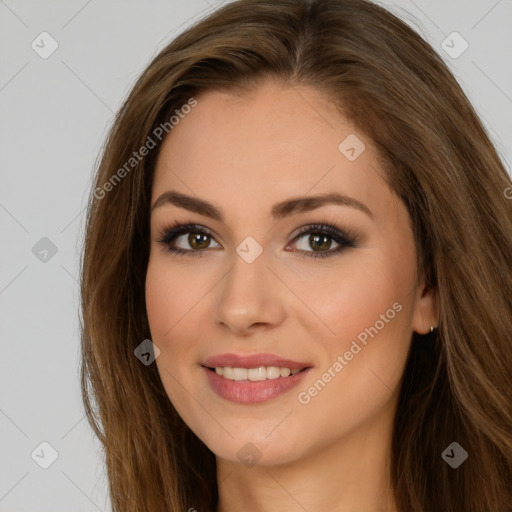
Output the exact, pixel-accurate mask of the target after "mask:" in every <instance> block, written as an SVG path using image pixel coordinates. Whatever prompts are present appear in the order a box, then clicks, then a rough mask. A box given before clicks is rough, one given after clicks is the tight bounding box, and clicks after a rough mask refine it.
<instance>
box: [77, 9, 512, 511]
mask: <svg viewBox="0 0 512 512" xmlns="http://www.w3.org/2000/svg"><path fill="white" fill-rule="evenodd" d="M265 78H271V79H275V80H278V81H279V82H280V83H283V84H286V85H287V86H291V87H293V86H296V85H299V84H300V85H306V86H310V87H313V88H315V89H317V90H319V91H321V92H323V93H324V94H325V96H326V97H327V98H329V99H330V101H332V102H333V105H336V106H337V107H338V108H339V112H340V113H342V114H343V115H344V116H346V117H347V118H348V119H349V120H350V121H352V123H353V124H354V125H355V126H356V127H357V128H358V129H359V130H360V131H361V133H363V134H365V135H366V136H367V137H368V138H369V139H371V140H372V141H373V142H374V144H375V145H376V147H377V149H378V151H379V155H380V158H381V160H382V166H383V168H384V170H385V178H386V180H387V183H388V184H389V186H390V187H391V189H392V190H393V191H394V192H395V193H396V194H397V195H398V196H399V197H400V199H401V200H402V201H403V202H404V204H405V205H406V207H407V210H408V212H409V215H410V219H411V225H412V228H413V233H414V239H415V243H416V247H417V253H418V269H419V274H421V273H422V274H423V276H424V277H425V278H426V281H427V283H428V284H429V285H430V286H432V287H434V288H435V290H436V294H437V297H438V305H439V327H438V330H437V331H435V332H434V333H433V334H432V335H427V336H420V335H418V334H417V333H414V334H413V339H412V347H411V351H410V355H409V359H408V363H407V366H406V369H405V374H404V379H403V385H402V392H401V397H400V401H399V405H398V410H397V413H396V421H395V431H394V438H393V446H392V460H391V464H392V477H393V492H394V495H395V498H396V503H397V506H398V509H399V511H400V512H434V511H436V512H437V511H448V510H450V511H455V512H463V511H471V512H510V511H512V372H511V368H512V334H511V333H512V256H511V255H512V200H510V199H507V197H506V194H505V193H504V191H505V190H506V189H507V187H510V185H511V181H510V178H509V176H508V174H507V172H506V170H505V168H504V166H503V163H502V162H501V161H500V158H499V156H498V155H497V152H496V150H495V148H494V147H493V145H492V143H491V141H490V139H489V136H488V134H487V133H486V130H485V129H484V127H483V125H482V123H481V121H480V120H479V118H478V117H477V114H476V113H475V111H474V109H473V108H472V106H471V105H470V103H469V101H468V99H467V97H466V95H465V94H464V92H463V91H462V89H461V87H460V86H459V85H458V83H457V82H456V80H455V79H454V77H453V75H452V74H451V73H450V71H449V70H448V68H447V66H446V65H445V64H444V63H443V61H442V59H441V58H440V57H439V56H438V55H437V54H436V52H434V50H433V49H432V48H431V47H430V46H429V45H428V44H427V43H426V42H425V41H424V40H423V39H422V38H421V37H420V36H419V35H418V34H417V33H416V32H415V31H413V30H412V29H411V28H410V27H409V26H408V25H407V24H406V23H404V22H403V21H401V20H399V19H398V18H397V17H395V16H394V15H392V14H391V13H390V12H388V11H387V10H385V9H384V8H382V7H379V6H377V5H375V4H373V3H370V2H369V1H367V0H317V1H316V0H313V1H307V0H239V1H235V2H233V3H229V4H227V5H225V6H224V7H222V8H221V9H219V10H217V11H216V12H214V13H213V14H211V15H210V16H208V17H206V18H204V19H202V20H200V21H198V22H197V23H196V24H195V25H193V26H191V27H190V28H188V29H187V30H186V31H185V32H184V33H182V34H181V35H179V36H178V37H177V38H176V39H174V40H173V41H172V42H171V43H170V44H169V45H168V46H167V47H166V48H164V49H163V50H162V51H161V52H160V53H159V54H158V55H157V56H156V57H155V58H154V59H153V61H152V62H151V63H150V65H149V66H148V67H147V69H146V70H145V71H144V73H143V74H142V75H141V77H140V78H139V80H138V81H137V83H136V84H135V86H134V87H133V90H132V91H131V93H130V94H129V96H128V98H127V99H126V101H125V102H124V104H123V106H122V107H121V109H120V111H119V113H118V115H117V117H116V119H115V122H114V124H113V127H112V128H111V131H110V133H109V136H108V138H107V140H106V142H105V145H104V148H103V153H102V157H101V160H100V161H99V165H98V169H97V174H96V178H95V188H94V190H91V195H90V201H89V206H88V217H87V225H86V233H85V240H84V251H83V254H82V262H81V263H82V273H81V319H80V320H81V341H82V366H81V372H82V373H81V378H82V382H81V383H82V394H83V400H84V404H85V409H86V412H87V417H88V420H89V422H90V424H91V426H92V428H93V429H94V430H95V432H96V435H97V436H98V437H99V439H100V441H101V443H102V445H103V447H104V452H105V456H106V460H105V463H106V467H107V470H108V481H109V491H110V496H111V500H112V505H113V510H115V511H117V512H135V511H137V512H142V511H152V512H156V511H167V512H169V511H178V510H180V511H181V510H189V509H190V508H194V509H197V510H198V511H199V512H200V511H206V510H210V511H211V510H215V507H216V504H217V500H218V494H217V492H218V491H217V482H216V469H215V456H214V454H213V453H212V452H211V451H210V450H209V449H208V448H207V447H206V446H205V445H204V444H203V443H202V442H201V441H200V440H199V439H198V438H197V437H196V436H195V435H194V433H193V432H192V431H191V430H190V429H189V428H188V427H187V425H186V424H185V423H184V422H183V421H182V419H181V418H180V417H179V415H178V414H177V412H176V411H175V409H174V407H173V406H172V404H171V402H170V400H169V398H168V396H167V395H166V393H165V390H164V388H163V385H162V383H161V381H160V377H159V374H158V371H157V368H156V365H155V364H151V365H149V366H145V365H144V364H141V361H140V360H139V359H138V358H137V357H135V356H134V350H135V349H136V347H137V346H139V344H140V343H141V342H142V341H143V340H145V339H148V338H150V331H149V327H148V321H147V315H146V306H145V300H144V284H145V275H146V268H147V263H148V255H149V205H150V197H151V183H152V176H153V170H154V165H155V160H156V157H157V155H158V150H159V147H160V145H161V140H160V139H159V138H158V137H156V136H155V133H160V132H158V130H157V128H158V127H159V126H162V123H166V122H168V120H169V119H170V117H171V116H172V115H173V113H174V112H175V111H176V110H177V109H178V110H179V109H180V108H182V106H183V105H185V104H187V103H189V102H190V100H191V98H194V99H195V101H200V93H201V91H205V90H211V89H225V90H226V89H227V90H247V89H249V88H251V87H257V85H258V83H259V80H260V79H265ZM164 126H166V127H167V129H166V130H165V132H167V131H169V133H171V132H170V129H168V128H169V123H168V124H167V125H165V124H164ZM155 130H157V131H156V132H155ZM160 131H161V130H160ZM148 137H150V138H151V140H152V143H153V144H152V149H150V150H149V151H148V152H147V154H146V155H145V156H143V157H140V153H141V151H140V149H141V147H142V146H143V145H145V144H146V145H148V144H149V143H148V141H149V139H148ZM162 139H163V137H162ZM153 146H155V147H153ZM134 153H137V154H138V155H139V156H138V157H137V158H136V159H135V160H130V159H131V158H135V157H134V156H133V155H134ZM128 162H130V163H129V165H127V163H128ZM122 168H123V169H124V172H122V171H120V169H122ZM452 442H457V443H459V444H460V445H461V446H462V447H463V448H464V449H465V450H466V451H467V452H468V455H469V456H468V459H467V460H466V461H465V462H464V463H463V464H462V465H461V466H459V467H458V468H457V469H453V468H452V467H450V466H449V465H448V464H447V463H446V462H445V461H444V460H443V459H442V457H441V454H442V452H443V450H445V448H446V447H448V446H449V445H450V444H451V443H452Z"/></svg>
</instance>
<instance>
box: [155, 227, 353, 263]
mask: <svg viewBox="0 0 512 512" xmlns="http://www.w3.org/2000/svg"><path fill="white" fill-rule="evenodd" d="M187 233H196V234H197V233H200V234H204V235H208V236H210V237H212V238H213V235H212V234H211V233H210V231H209V230H207V229H204V228H202V227H201V226H199V225H197V224H179V223H178V222H174V223H173V224H172V225H170V226H166V227H164V228H162V229H161V230H160V232H159V236H160V239H159V240H157V242H158V243H162V244H164V245H165V247H166V249H167V250H168V251H169V252H171V253H174V254H175V255H176V256H177V255H180V254H181V255H186V256H193V257H195V256H198V257H202V256H204V255H205V254H204V253H205V251H206V249H200V250H193V249H190V250H188V249H182V248H181V247H173V246H172V245H171V244H172V242H174V240H175V239H176V238H177V237H178V236H180V235H183V234H187ZM311 234H315V235H326V236H327V237H328V238H331V239H332V240H334V241H335V242H336V243H338V244H339V247H337V248H336V249H334V250H332V251H327V252H317V251H300V250H298V251H294V252H303V257H305V258H327V257H331V256H333V255H335V254H338V253H340V252H342V251H343V250H345V249H348V248H355V247H358V238H359V237H358V235H356V234H355V233H353V232H350V230H348V229H345V231H341V230H340V229H338V228H337V227H336V226H333V225H332V224H329V223H328V222H324V223H320V224H309V225H307V226H303V227H301V228H299V229H298V231H297V234H296V235H295V238H294V239H293V242H295V241H296V240H298V239H300V238H302V237H303V236H304V235H311Z"/></svg>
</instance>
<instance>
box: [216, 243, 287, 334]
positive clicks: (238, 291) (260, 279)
mask: <svg viewBox="0 0 512 512" xmlns="http://www.w3.org/2000/svg"><path fill="white" fill-rule="evenodd" d="M286 304H287V301H286V287H285V286H284V284H283V283H282V282H281V281H280V280H279V279H278V278H277V277H276V271H275V270H271V269H270V268H269V266H268V261H267V258H266V257H265V251H264V252H263V253H262V254H261V255H260V256H259V257H258V258H257V259H256V260H255V261H253V262H252V263H248V262H246V261H245V260H244V259H243V258H242V257H240V256H239V255H238V254H237V255H236V256H235V258H234V263H233V266H232V268H231V270H230V271H229V272H228V273H227V275H226V276H225V278H224V279H222V281H221V282H220V283H219V285H218V287H217V296H216V297H215V305H214V307H215V322H216V324H217V325H221V326H224V328H227V329H229V330H230V331H232V332H233V333H235V334H237V335H240V336H244V335H250V334H251V333H252V332H254V331H255V330H267V329H271V328H275V327H276V326H278V325H280V324H281V323H282V322H283V321H284V318H285V316H286Z"/></svg>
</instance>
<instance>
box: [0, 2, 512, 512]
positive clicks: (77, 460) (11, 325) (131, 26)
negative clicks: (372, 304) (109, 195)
mask: <svg viewBox="0 0 512 512" xmlns="http://www.w3.org/2000/svg"><path fill="white" fill-rule="evenodd" d="M383 3H384V4H385V5H387V6H388V7H389V9H390V10H392V11H393V12H395V13H396V14H398V15H399V16H400V17H402V18H403V19H405V20H406V21H407V22H408V23H409V24H411V25H412V26H413V27H414V28H415V29H416V30H417V31H419V32H420V33H421V34H422V35H423V36H424V38H425V39H427V40H428V41H429V42H430V43H431V44H432V45H433V46H434V47H435V48H436V49H437V51H438V52H439V53H440V54H441V55H442V56H443V58H444V60H445V61H446V62H447V63H448V65H449V66H450V68H451V69H452V70H453V72H454V74H455V76H456V77H457V79H458V80H459V82H460V84H461V85H462V87H463V89H464V90H465V91H466V93H467V95H468V96H469V99H470V100H471V101H472V103H473V105H474V106H475V108H476V110H477V112H478V113H479V114H480V116H481V118H482V119H483V121H484V124H485V125H486V127H487V129H488V130H489V133H490V135H491V138H492V139H493V141H494V143H495V145H496V147H497V149H498V151H499V153H500V155H501V156H502V159H503V161H504V163H505V165H506V167H507V169H508V172H509V174H510V169H511V165H510V162H511V158H512V125H511V122H510V120H511V119H512V71H511V66H510V60H509V56H510V51H511V49H512V31H511V30H510V26H511V23H512V0H499V1H496V0H472V1H462V0H457V1H454V0H452V1H441V0H434V1H432V0H430V1H426V0H414V1H412V0H403V1H399V2H383ZM221 4H222V2H220V1H217V2H214V1H212V0H209V1H208V2H207V1H206V0H187V1H186V2H185V1H181V2H179V1H177V0H172V1H171V0H167V1H163V0H160V1H153V2H151V3H150V2H143V1H142V0H129V1H127V0H123V1H114V0H108V1H105V0H103V1H99V0H89V1H87V0H73V1H67V2H49V1H35V0H30V1H28V0H23V1H21V0H0V22H1V30H0V56H1V67H0V70H1V71H0V111H1V116H0V130H1V135H0V140H1V144H2V145H1V151H0V172H1V187H0V228H1V230H2V240H3V241H4V242H3V244H2V250H1V252H0V314H1V323H0V326H1V338H0V340H1V344H2V345H1V354H2V357H1V360H0V364H1V366H0V379H1V381H0V388H1V390H2V394H1V396H0V432H1V439H2V445H1V450H2V451H1V456H0V467H1V473H0V474H1V476H0V511H2V512H13V511H20V510H23V511H41V512H43V511H44V512H46V511H52V512H59V511H68V510H73V511H75V512H81V511H96V510H102V511H106V510H109V509H110V501H109V498H108V495H107V482H106V479H105V475H104V469H103V458H102V455H101V453H100V451H99V443H98V442H97V441H96V440H95V439H94V437H93V435H92V431H91V430H90V429H89V427H88V425H87V423H86V421H85V420H84V418H83V410H82V404H81V399H80V391H79V380H78V364H79V359H78V355H79V338H78V320H77V318H78V317H77V315H78V305H79V301H78V282H77V276H78V273H79V253H80V241H81V237H82V236H83V226H84V208H85V205H86V203H85V201H86V198H87V194H88V190H89V188H90V187H91V184H92V170H93V167H94V163H95V160H96V158H97V155H98V152H99V150H100V146H101V143H102V141H103V139H104V137H105V135H106V133H107V129H108V127H109V126H110V124H111V122H112V119H113V114H114V112H115V111H116V110H117V109H118V108H119V107H120V105H121V101H122V99H123V98H124V97H125V95H126V94H127V93H128V91H129V90H130V87H131V86H132V85H133V83H134V80H135V79H136V77H137V76H138V74H139V73H140V72H141V71H142V70H143V69H144V67H145V66H146V65H147V64H148V62H149V60H150V59H151V58H152V57H153V56H154V55H155V54H156V53H157V52H158V51H159V50H160V49H161V48H162V47H163V46H164V45H165V44H166V43H167V42H168V41H170V40H171V39H172V38H173V37H174V36H175V35H176V34H177V33H178V32H180V31H182V30H183V29H184V28H185V27H186V26H187V25H188V24H189V23H190V22H191V20H193V19H196V18H198V17H199V16H202V15H205V14H207V13H208V12H210V11H212V10H213V9H215V8H216V7H218V6H219V5H221ZM43 31H47V32H49V33H50V34H51V36H52V37H53V38H54V39H55V40H56V41H57V42H58V45H59V46H58V49H57V50H56V51H55V52H54V53H53V54H52V55H51V56H49V57H48V58H47V59H43V58H41V57H40V56H39V54H38V53H36V52H35V51H34V50H33V49H32V47H31V43H32V42H33V41H34V40H35V41H36V43H38V41H39V45H40V46H42V45H43V43H40V38H39V37H38V36H39V34H41V32H43ZM453 31H457V32H459V33H460V34H461V35H462V37H463V38H464V39H465V40H466V41H467V42H468V44H469V47H468V49H467V50H466V51H465V52H464V53H462V54H461V55H460V56H459V57H457V58H453V57H451V56H449V55H448V54H447V53H446V52H445V51H444V50H443V48H442V47H441V43H442V41H443V40H445V39H446V38H447V36H449V35H450V34H451V33H452V32H453ZM453 45H454V46H455V50H457V49H458V48H460V46H458V45H459V43H458V42H455V43H453ZM44 46H45V48H46V49H48V48H49V41H48V40H46V43H44ZM507 63H508V64H507ZM44 237H46V238H47V239H49V240H50V241H51V244H53V245H54V246H55V249H56V251H57V252H56V253H55V254H52V252H51V249H50V252H49V253H47V254H46V255H45V254H44V253H39V254H38V251H37V250H36V249H39V250H42V249H44V248H45V247H46V248H48V247H49V242H48V240H43V241H40V240H41V239H42V238H44ZM36 244H38V245H36ZM34 246H36V249H34V250H33V247H34ZM55 249H54V250H55ZM34 252H35V254H34ZM41 258H43V259H44V258H46V261H41ZM43 441H46V442H48V443H49V444H50V445H51V446H52V447H53V448H54V449H55V450H56V452H57V453H58V457H57V459H56V460H55V462H54V463H53V464H52V465H51V466H50V467H48V468H47V469H43V468H41V467H40V466H39V465H38V464H37V463H36V462H35V460H37V461H38V462H39V463H44V462H45V461H46V462H47V463H48V462H51V459H50V456H51V453H50V450H49V449H48V448H45V446H43V447H42V448H41V447H40V446H39V445H40V443H41V442H43ZM34 450H36V452H35V455H34V459H33V458H32V456H31V454H32V453H33V452H34ZM41 450H43V451H41Z"/></svg>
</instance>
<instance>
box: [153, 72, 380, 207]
mask: <svg viewBox="0 0 512 512" xmlns="http://www.w3.org/2000/svg"><path fill="white" fill-rule="evenodd" d="M196 99H197V106H195V107H194V108H193V109H192V110H191V112H190V113H189V114H187V115H184V116H183V118H182V119H180V121H179V123H178V124H177V125H176V126H175V127H174V128H173V129H172V131H171V132H170V134H169V135H168V136H167V137H166V139H165V140H164V143H163V145H162V148H161V150H160V154H159V157H158V161H157V165H156V169H155V175H154V181H153V191H152V200H153V201H154V199H155V197H157V196H158V195H159V194H161V193H163V192H165V191H166V190H168V189H171V188H172V189H177V190H180V191H182V192H184V193H190V192H191V191H193V193H194V194H197V195H199V196H201V197H205V198H211V199H212V200H213V201H215V202H217V203H219V204H225V205H229V204H232V205H233V206H238V207H240V205H243V206H244V208H245V209H246V210H251V209H253V208H254V209H261V207H262V205H264V204H266V203H267V202H268V203H269V204H270V203H273V202H276V201H279V200H281V199H283V197H289V196H300V195H306V194H308V193H313V192H315V193H325V192H332V191H334V190H335V191H338V192H340V193H344V194H347V195H352V196H354V197H356V198H357V199H358V200H360V201H361V202H363V203H365V204H367V205H368V206H369V207H370V209H372V210H374V209H378V208H379V206H382V207H384V206H385V205H384V203H385V202H386V199H388V200H389V199H390V197H386V194H385V190H383V189H384V187H386V188H387V185H386V184H385V182H384V180H383V179H382V178H381V176H380V174H379V173H380V172H381V170H380V168H379V165H378V162H377V153H376V150H375V149H374V147H373V145H372V143H371V141H369V140H367V138H366V137H365V136H364V135H363V134H362V133H360V132H359V131H357V130H356V129H355V128H354V127H353V126H352V125H351V124H350V122H349V121H348V120H347V119H345V118H343V116H342V115H341V114H340V113H339V111H338V110H337V109H336V108H335V106H334V105H333V104H332V103H331V102H330V101H329V99H328V98H327V97H325V96H323V95H322V94H321V93H320V92H318V91H316V90H313V89H311V88H308V87H302V86H301V87H290V86H284V85H280V84H276V83H272V82H270V83H265V84H263V85H261V86H259V87H257V88H256V89H254V90H252V91H250V92H248V93H247V92H244V93H238V92H237V93H232V92H226V91H207V92H205V93H203V94H201V95H199V96H197V97H196ZM340 144H341V146H340ZM350 146H352V147H354V148H355V150H356V151H357V153H355V154H356V156H357V157H356V158H355V159H353V158H352V155H354V152H353V151H352V152H350V151H349V153H347V152H346V151H347V149H348V150H350V149H351V148H350ZM363 148H364V149H363ZM347 155H349V156H350V157H351V158H348V157H347ZM388 195H390V191H389V192H388ZM381 203H382V204H381Z"/></svg>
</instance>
